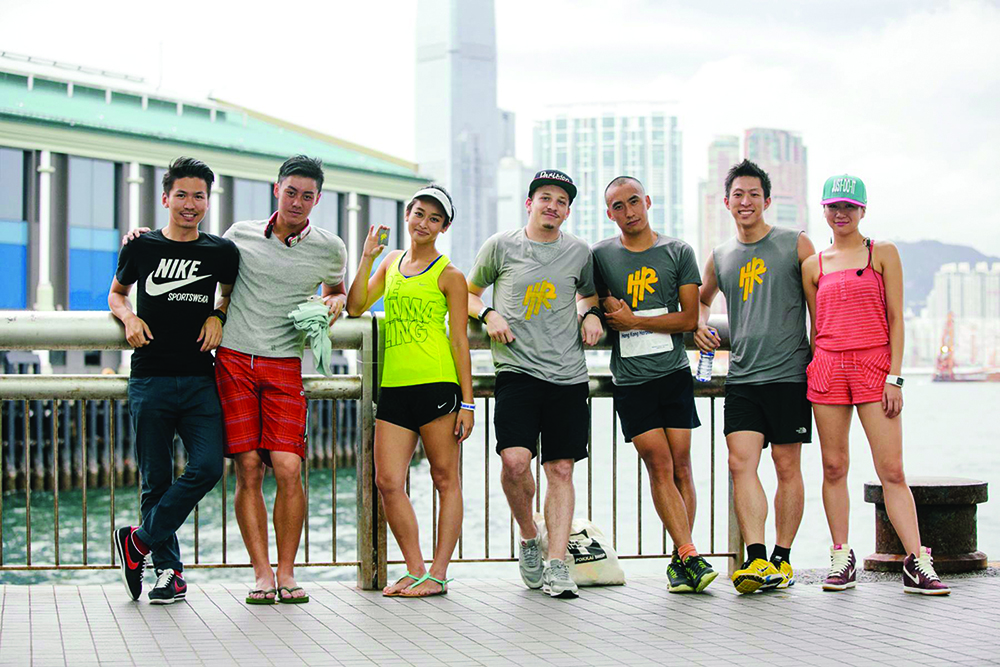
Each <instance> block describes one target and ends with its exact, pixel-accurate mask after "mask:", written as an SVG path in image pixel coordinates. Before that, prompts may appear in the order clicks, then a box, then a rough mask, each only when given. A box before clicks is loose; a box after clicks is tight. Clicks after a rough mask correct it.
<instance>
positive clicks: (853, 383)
mask: <svg viewBox="0 0 1000 667" xmlns="http://www.w3.org/2000/svg"><path fill="white" fill-rule="evenodd" d="M891 354H892V351H891V349H890V348H889V346H888V345H883V346H881V347H872V348H868V349H866V350H848V351H847V352H828V351H826V350H823V349H820V348H816V352H815V353H814V354H813V359H812V361H811V362H810V363H809V366H808V367H807V368H806V378H807V381H808V386H809V389H808V391H807V392H806V398H808V399H809V402H810V403H819V404H820V405H860V404H861V403H876V402H879V401H881V400H882V392H883V390H884V389H885V377H886V375H888V374H889V363H890V356H891Z"/></svg>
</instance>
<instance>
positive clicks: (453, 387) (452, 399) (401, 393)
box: [375, 382, 462, 433]
mask: <svg viewBox="0 0 1000 667" xmlns="http://www.w3.org/2000/svg"><path fill="white" fill-rule="evenodd" d="M461 407H462V390H461V388H460V387H459V386H458V385H457V384H455V383H454V382H430V383H428V384H414V385H409V386H406V387H382V391H381V394H379V397H378V412H377V413H376V415H375V419H381V420H382V421H384V422H389V423H390V424H395V425H396V426H402V427H403V428H406V429H409V430H411V431H414V432H416V433H419V432H420V427H421V426H423V425H424V424H429V423H430V422H432V421H434V420H435V419H437V418H438V417H443V416H444V415H447V414H451V413H452V412H458V411H459V410H460V409H461Z"/></svg>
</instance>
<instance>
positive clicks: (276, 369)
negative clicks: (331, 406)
mask: <svg viewBox="0 0 1000 667" xmlns="http://www.w3.org/2000/svg"><path fill="white" fill-rule="evenodd" d="M215 384H216V386H217V387H218V390H219V400H220V401H221V403H222V416H223V420H224V422H225V426H226V456H228V457H230V458H231V457H233V456H235V455H236V454H242V453H243V452H249V451H253V450H257V451H259V452H260V454H261V458H263V459H264V462H265V463H267V464H270V462H271V457H270V454H268V452H293V453H295V454H298V455H299V456H300V457H302V458H305V456H306V440H305V432H306V396H305V391H304V390H303V389H302V360H301V359H298V358H297V357H283V358H279V359H275V358H271V357H258V356H254V355H251V354H243V353H242V352H237V351H235V350H230V349H228V348H224V347H220V348H219V349H218V351H217V352H216V354H215Z"/></svg>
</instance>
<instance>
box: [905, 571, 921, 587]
mask: <svg viewBox="0 0 1000 667" xmlns="http://www.w3.org/2000/svg"><path fill="white" fill-rule="evenodd" d="M903 574H905V575H906V576H908V577H909V578H910V581H912V582H913V583H915V584H919V583H920V577H914V576H913V575H912V574H910V572H909V570H907V569H906V568H905V567H904V568H903Z"/></svg>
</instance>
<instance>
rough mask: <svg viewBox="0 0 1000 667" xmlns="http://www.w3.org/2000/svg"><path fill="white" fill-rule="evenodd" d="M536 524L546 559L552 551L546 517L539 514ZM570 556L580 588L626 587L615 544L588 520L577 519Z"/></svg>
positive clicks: (574, 522)
mask: <svg viewBox="0 0 1000 667" xmlns="http://www.w3.org/2000/svg"><path fill="white" fill-rule="evenodd" d="M535 524H536V525H537V526H538V538H539V539H538V547H539V550H540V551H541V554H542V558H543V559H544V558H546V556H547V554H548V550H549V531H548V529H547V528H546V527H545V517H544V516H543V515H541V514H536V515H535ZM566 556H567V557H566V564H567V565H569V575H570V576H571V577H573V581H575V582H576V585H577V586H621V585H623V584H624V583H625V571H624V570H622V567H621V565H620V564H619V563H618V554H617V553H615V550H614V548H613V547H612V546H611V542H610V541H609V540H608V539H607V538H606V537H605V536H604V533H603V532H601V529H600V528H598V527H597V526H596V525H594V524H593V523H592V522H590V521H587V520H586V519H573V523H572V525H571V526H570V534H569V543H568V544H567V545H566Z"/></svg>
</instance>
